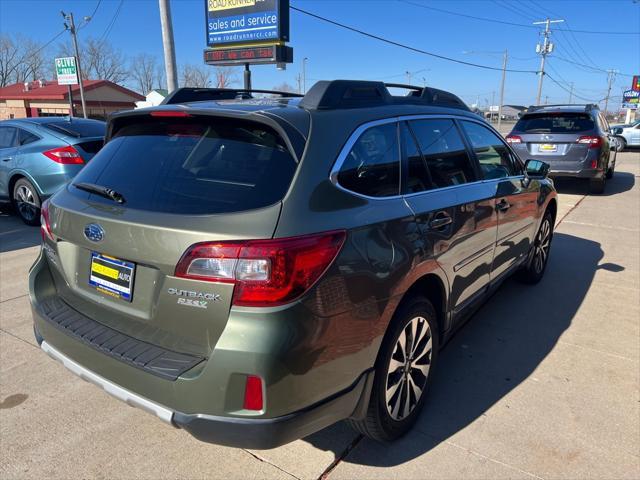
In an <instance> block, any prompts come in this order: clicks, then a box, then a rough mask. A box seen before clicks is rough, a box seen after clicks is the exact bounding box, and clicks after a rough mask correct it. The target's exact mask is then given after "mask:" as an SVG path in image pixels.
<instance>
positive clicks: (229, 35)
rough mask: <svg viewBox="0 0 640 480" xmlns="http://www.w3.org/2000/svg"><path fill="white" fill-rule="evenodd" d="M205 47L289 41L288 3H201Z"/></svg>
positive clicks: (226, 0)
mask: <svg viewBox="0 0 640 480" xmlns="http://www.w3.org/2000/svg"><path fill="white" fill-rule="evenodd" d="M205 7H206V13H207V15H206V18H207V45H209V46H210V47H215V46H222V45H243V44H251V43H269V44H273V43H278V42H286V41H288V40H289V0H205Z"/></svg>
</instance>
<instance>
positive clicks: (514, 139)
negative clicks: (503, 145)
mask: <svg viewBox="0 0 640 480" xmlns="http://www.w3.org/2000/svg"><path fill="white" fill-rule="evenodd" d="M506 140H507V143H522V137H519V136H518V135H507V138H506Z"/></svg>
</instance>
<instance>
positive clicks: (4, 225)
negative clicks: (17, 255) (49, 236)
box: [0, 203, 40, 253]
mask: <svg viewBox="0 0 640 480" xmlns="http://www.w3.org/2000/svg"><path fill="white" fill-rule="evenodd" d="M36 245H40V229H39V228H38V227H30V226H28V225H25V224H24V223H23V222H22V220H20V219H19V218H18V216H17V215H16V213H15V212H14V211H13V209H12V208H11V205H9V204H2V203H0V253H4V252H11V251H13V250H19V249H21V248H28V247H34V246H36Z"/></svg>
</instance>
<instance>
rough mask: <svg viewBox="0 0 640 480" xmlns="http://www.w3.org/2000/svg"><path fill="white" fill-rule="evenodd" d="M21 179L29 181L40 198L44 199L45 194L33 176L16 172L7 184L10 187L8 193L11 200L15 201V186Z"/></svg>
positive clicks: (20, 171)
mask: <svg viewBox="0 0 640 480" xmlns="http://www.w3.org/2000/svg"><path fill="white" fill-rule="evenodd" d="M21 178H24V179H26V180H29V182H30V183H31V185H33V186H34V187H35V189H36V191H37V192H38V195H40V197H41V198H42V196H43V195H44V194H43V192H42V188H40V185H39V184H38V182H36V181H35V180H34V178H33V177H32V176H31V175H29V174H28V173H27V172H24V171H22V170H16V171H14V172H12V173H11V176H10V177H9V183H8V184H7V185H8V189H7V193H8V195H9V199H11V200H12V201H13V187H14V186H15V184H16V182H17V181H18V180H20V179H21Z"/></svg>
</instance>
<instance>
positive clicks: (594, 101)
mask: <svg viewBox="0 0 640 480" xmlns="http://www.w3.org/2000/svg"><path fill="white" fill-rule="evenodd" d="M545 76H547V77H549V80H551V81H552V82H553V83H555V84H556V85H557V86H559V87H560V88H561V89H562V90H564V91H565V92H567V93H572V92H571V90H570V89H568V88H567V87H565V86H564V85H563V84H562V83H560V82H559V81H557V80H556V79H555V78H553V77H552V76H551V75H549V73H545ZM573 96H574V97H576V98H578V99H580V100H584V101H585V102H589V103H599V102H601V101H602V100H597V101H596V100H593V99H591V98H586V97H583V96H581V95H576V93H575V92H573Z"/></svg>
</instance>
